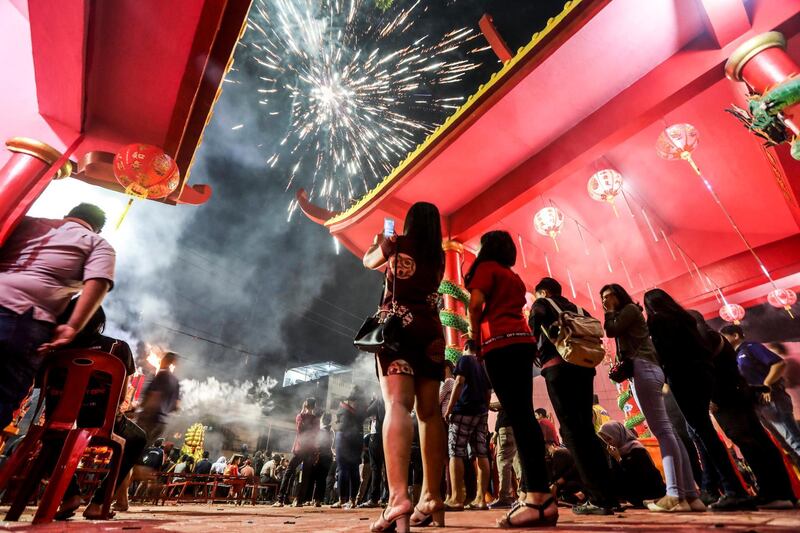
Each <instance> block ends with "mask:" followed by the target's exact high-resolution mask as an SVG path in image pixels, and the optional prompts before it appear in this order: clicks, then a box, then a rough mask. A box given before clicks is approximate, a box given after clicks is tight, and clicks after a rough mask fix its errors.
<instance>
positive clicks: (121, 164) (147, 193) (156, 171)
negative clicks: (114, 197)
mask: <svg viewBox="0 0 800 533" xmlns="http://www.w3.org/2000/svg"><path fill="white" fill-rule="evenodd" d="M114 177H115V178H117V181H118V182H119V184H120V185H122V186H123V187H125V194H127V195H129V196H131V197H132V198H131V199H130V200H129V201H128V205H127V206H126V207H125V211H124V212H123V213H122V216H121V217H120V219H119V222H118V223H117V228H119V226H120V224H122V221H123V220H124V219H125V215H127V214H128V210H129V209H130V206H131V204H132V203H133V200H134V198H142V199H144V198H152V199H159V198H166V197H167V196H169V195H170V194H172V192H174V191H175V189H177V188H178V184H180V178H181V175H180V171H179V170H178V165H177V164H176V163H175V160H174V159H172V158H171V157H170V156H169V155H167V154H166V153H165V152H164V150H162V149H161V148H159V147H158V146H153V145H150V144H139V143H136V144H129V145H128V146H126V147H124V148H123V149H122V150H120V151H119V152H117V155H116V156H114Z"/></svg>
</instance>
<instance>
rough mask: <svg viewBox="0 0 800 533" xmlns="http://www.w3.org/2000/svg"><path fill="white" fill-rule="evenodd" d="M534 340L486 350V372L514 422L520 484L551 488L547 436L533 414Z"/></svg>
mask: <svg viewBox="0 0 800 533" xmlns="http://www.w3.org/2000/svg"><path fill="white" fill-rule="evenodd" d="M535 355H536V348H535V346H534V345H533V344H524V343H519V344H512V345H510V346H506V347H504V348H498V349H496V350H492V351H490V352H489V353H487V354H486V357H485V358H484V362H485V364H486V373H487V374H488V375H489V379H490V380H491V382H492V387H493V388H494V392H495V394H497V399H498V400H500V403H501V404H502V406H503V410H504V411H505V413H506V416H507V417H508V420H509V422H511V427H512V428H513V430H514V438H515V440H516V441H517V453H519V462H520V464H521V465H522V480H521V483H520V487H521V489H522V490H523V491H525V492H548V491H549V488H548V485H549V484H548V477H547V468H546V466H545V462H544V438H543V437H542V429H541V428H540V427H539V422H537V420H536V417H535V416H534V414H533V359H534V357H535Z"/></svg>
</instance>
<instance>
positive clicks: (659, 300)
mask: <svg viewBox="0 0 800 533" xmlns="http://www.w3.org/2000/svg"><path fill="white" fill-rule="evenodd" d="M644 308H645V310H646V311H647V319H648V320H650V319H652V318H653V317H654V316H656V315H659V316H660V317H662V318H665V319H669V320H673V321H675V322H676V323H678V324H682V325H684V326H689V327H691V328H692V329H694V330H696V329H697V322H696V321H695V319H694V317H692V315H690V314H689V312H688V311H687V310H686V309H684V308H683V307H681V304H679V303H678V302H676V301H675V299H674V298H673V297H672V296H670V295H669V293H667V292H666V291H664V290H662V289H650V290H649V291H647V292H646V293H644Z"/></svg>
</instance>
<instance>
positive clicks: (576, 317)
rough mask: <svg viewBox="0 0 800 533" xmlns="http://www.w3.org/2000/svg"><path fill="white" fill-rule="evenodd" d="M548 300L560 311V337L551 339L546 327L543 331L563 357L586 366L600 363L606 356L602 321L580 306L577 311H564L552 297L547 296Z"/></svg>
mask: <svg viewBox="0 0 800 533" xmlns="http://www.w3.org/2000/svg"><path fill="white" fill-rule="evenodd" d="M547 301H548V302H550V305H552V306H553V309H555V310H556V313H558V337H557V338H556V339H555V340H553V339H551V338H550V336H549V335H548V334H547V331H545V329H544V327H542V332H543V333H544V335H545V337H547V339H548V340H549V341H550V342H552V343H553V346H555V347H556V351H558V353H559V354H560V355H561V358H562V359H564V361H566V362H567V363H571V364H573V365H578V366H583V367H586V368H594V367H596V366H597V365H599V364H600V363H601V362H602V361H603V359H605V357H606V350H605V348H604V347H603V340H602V339H603V335H604V334H605V332H604V331H603V326H602V324H600V321H599V320H597V319H596V318H592V317H590V316H587V315H585V314H584V312H583V309H581V308H580V307H578V312H577V313H573V312H572V311H562V310H561V308H560V307H558V304H556V302H555V301H553V300H552V299H551V298H547Z"/></svg>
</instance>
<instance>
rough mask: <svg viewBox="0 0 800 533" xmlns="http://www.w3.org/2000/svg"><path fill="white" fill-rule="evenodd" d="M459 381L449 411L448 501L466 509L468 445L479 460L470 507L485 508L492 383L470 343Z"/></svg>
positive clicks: (458, 372) (459, 368) (458, 366)
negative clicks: (465, 470)
mask: <svg viewBox="0 0 800 533" xmlns="http://www.w3.org/2000/svg"><path fill="white" fill-rule="evenodd" d="M453 375H454V376H455V384H454V386H453V393H452V395H451V396H450V401H449V402H448V404H447V410H446V411H445V420H447V421H448V422H449V423H450V426H449V431H448V439H447V440H448V452H449V455H450V483H451V485H452V493H451V495H450V498H451V500H450V501H449V502H446V503H445V505H447V506H448V507H449V508H451V509H456V510H457V509H463V508H464V500H465V499H466V490H465V488H464V463H463V461H464V460H465V459H466V458H467V444H469V448H470V452H471V454H470V455H471V457H472V458H474V459H475V462H476V463H477V464H476V471H477V473H478V483H477V493H476V495H475V500H474V501H473V502H472V503H471V504H469V505H468V506H467V508H469V509H478V510H484V509H487V508H488V507H487V506H486V500H485V498H486V496H485V495H486V493H487V492H488V490H489V445H488V440H489V398H490V396H491V394H492V385H491V383H490V382H489V377H488V376H487V375H486V370H485V369H484V368H483V363H482V362H481V361H480V360H479V359H478V358H477V357H476V356H475V354H474V352H472V350H471V349H470V345H469V343H468V345H467V347H465V348H464V355H462V356H461V357H460V358H459V359H458V362H457V363H456V368H455V371H454V372H453Z"/></svg>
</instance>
